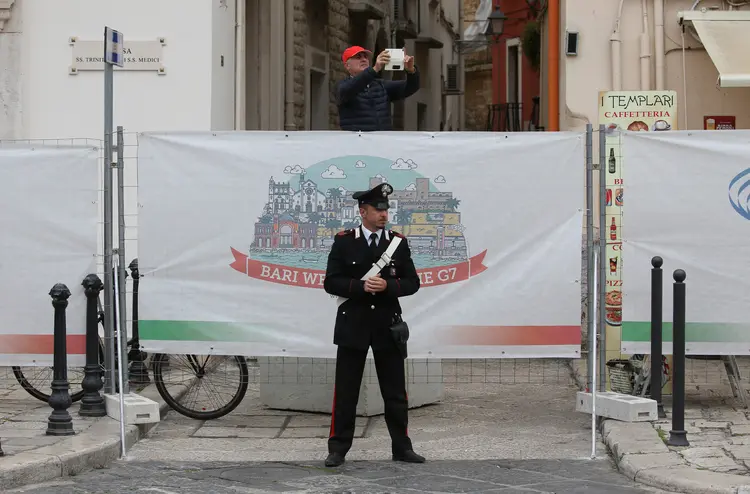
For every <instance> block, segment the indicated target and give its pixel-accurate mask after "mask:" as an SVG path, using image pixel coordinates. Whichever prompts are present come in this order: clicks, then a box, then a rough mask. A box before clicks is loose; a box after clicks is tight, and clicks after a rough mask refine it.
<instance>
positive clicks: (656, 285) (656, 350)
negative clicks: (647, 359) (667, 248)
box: [650, 256, 667, 419]
mask: <svg viewBox="0 0 750 494" xmlns="http://www.w3.org/2000/svg"><path fill="white" fill-rule="evenodd" d="M663 263H664V261H663V260H662V258H661V257H659V256H654V257H653V258H652V259H651V266H652V268H651V386H650V387H651V399H652V400H655V401H656V407H657V410H658V415H659V418H660V419H663V418H665V417H666V416H667V415H666V414H665V413H664V404H663V403H662V402H661V387H662V383H661V379H662V377H661V375H662V362H661V355H662V353H661V351H662V297H663V293H662V291H663V290H662V270H661V266H662V264H663Z"/></svg>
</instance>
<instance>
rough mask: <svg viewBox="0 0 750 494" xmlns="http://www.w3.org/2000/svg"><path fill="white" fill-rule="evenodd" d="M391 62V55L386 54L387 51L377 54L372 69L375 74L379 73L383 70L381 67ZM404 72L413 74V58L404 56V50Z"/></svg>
mask: <svg viewBox="0 0 750 494" xmlns="http://www.w3.org/2000/svg"><path fill="white" fill-rule="evenodd" d="M390 61H391V54H390V53H388V50H383V51H381V52H380V53H379V54H378V58H377V59H375V65H374V66H373V69H374V70H375V72H380V71H381V70H383V67H385V66H386V65H388V62H390ZM404 70H406V71H407V72H409V73H414V57H412V56H410V55H407V54H406V49H404Z"/></svg>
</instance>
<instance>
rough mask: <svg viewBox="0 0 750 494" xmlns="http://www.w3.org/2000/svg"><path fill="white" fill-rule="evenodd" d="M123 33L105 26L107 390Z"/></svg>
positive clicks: (109, 388)
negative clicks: (116, 75)
mask: <svg viewBox="0 0 750 494" xmlns="http://www.w3.org/2000/svg"><path fill="white" fill-rule="evenodd" d="M122 42H123V39H122V33H120V32H118V31H115V30H114V29H112V28H110V27H105V28H104V340H105V348H106V351H105V352H104V366H105V369H106V373H105V376H104V392H105V393H110V394H111V393H114V391H115V382H117V381H115V366H114V356H115V339H114V311H113V310H114V308H113V304H112V301H113V300H112V299H113V296H114V283H113V280H112V274H113V269H112V127H113V117H112V113H113V94H112V86H113V69H114V67H113V66H114V65H117V66H118V67H122V66H123V58H122Z"/></svg>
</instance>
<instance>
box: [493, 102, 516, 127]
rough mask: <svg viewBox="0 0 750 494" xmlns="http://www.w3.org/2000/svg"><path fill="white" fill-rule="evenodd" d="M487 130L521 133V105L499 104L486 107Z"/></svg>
mask: <svg viewBox="0 0 750 494" xmlns="http://www.w3.org/2000/svg"><path fill="white" fill-rule="evenodd" d="M487 107H488V112H487V130H488V131H494V132H521V131H522V130H523V121H522V118H521V115H522V110H523V104H522V103H499V104H496V105H487Z"/></svg>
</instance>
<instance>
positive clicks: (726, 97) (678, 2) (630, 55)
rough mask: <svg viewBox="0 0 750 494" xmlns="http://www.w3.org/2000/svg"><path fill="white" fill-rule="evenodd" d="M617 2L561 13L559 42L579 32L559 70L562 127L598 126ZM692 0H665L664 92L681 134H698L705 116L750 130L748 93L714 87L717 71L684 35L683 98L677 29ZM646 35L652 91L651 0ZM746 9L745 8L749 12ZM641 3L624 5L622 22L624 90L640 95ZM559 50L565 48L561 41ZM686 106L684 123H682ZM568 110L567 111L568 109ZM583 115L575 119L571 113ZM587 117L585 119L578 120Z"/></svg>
mask: <svg viewBox="0 0 750 494" xmlns="http://www.w3.org/2000/svg"><path fill="white" fill-rule="evenodd" d="M619 3H620V2H619V0H597V1H596V2H593V1H591V0H565V1H564V5H563V8H562V15H563V22H562V26H561V29H560V31H561V38H562V39H563V40H564V36H565V30H566V29H569V30H574V31H578V32H579V33H580V38H579V50H578V56H575V57H569V56H565V55H564V53H563V55H562V59H561V65H560V74H561V81H560V104H561V115H560V128H561V129H562V130H566V129H572V130H583V129H584V128H585V125H586V121H585V118H588V120H589V121H590V122H591V123H592V124H593V125H594V127H595V128H596V126H597V125H598V107H597V94H598V92H599V91H606V90H610V89H612V77H611V57H610V43H609V38H610V36H611V33H612V30H613V28H614V26H615V19H616V18H617V9H618V6H619ZM693 3H694V2H693V0H665V4H666V6H665V11H664V25H665V32H666V37H665V40H664V49H665V52H666V55H665V58H664V60H665V70H664V72H665V79H664V81H665V87H664V89H666V90H674V91H677V102H678V117H679V122H678V125H679V127H678V128H680V129H685V128H688V129H702V128H703V116H704V115H711V114H714V115H716V114H718V115H722V114H724V115H735V116H736V117H737V127H738V128H750V88H730V89H726V88H718V87H716V79H717V77H718V71H717V70H716V68H715V67H714V65H713V62H712V61H711V59H710V57H709V56H708V54H707V53H706V51H705V49H703V48H702V46H701V44H700V43H699V42H697V41H696V40H695V39H693V38H692V37H691V36H690V35H688V34H686V35H685V44H686V48H687V51H686V54H685V65H686V74H687V93H686V92H685V90H684V89H683V76H682V50H681V46H682V40H681V28H680V26H679V24H678V22H677V12H679V11H681V10H689V9H690V7H691V5H692V4H693ZM646 5H647V12H648V27H649V31H648V32H649V36H650V38H651V54H652V55H651V65H650V67H651V68H650V72H651V75H650V89H656V86H655V77H656V76H655V66H654V63H655V61H654V53H655V51H654V12H653V0H646ZM712 5H715V6H720V5H721V1H720V0H705V1H702V2H701V3H700V4H699V5H698V8H702V7H710V6H712ZM747 8H748V7H745V9H747ZM642 25H643V21H642V11H641V2H639V1H636V0H625V2H624V7H623V14H622V19H621V23H620V32H621V38H622V89H623V90H639V89H641V84H640V77H641V76H640V57H639V54H640V41H639V37H640V34H641V32H642ZM561 46H562V47H563V48H564V44H563V41H562V40H561ZM686 101H687V110H688V112H687V114H688V121H687V127H686V123H685V120H684V116H685V102H686ZM566 105H567V108H566ZM574 112H575V113H579V114H581V115H580V117H576V116H574V115H573V113H574ZM581 117H585V118H581Z"/></svg>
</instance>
